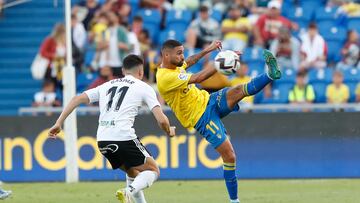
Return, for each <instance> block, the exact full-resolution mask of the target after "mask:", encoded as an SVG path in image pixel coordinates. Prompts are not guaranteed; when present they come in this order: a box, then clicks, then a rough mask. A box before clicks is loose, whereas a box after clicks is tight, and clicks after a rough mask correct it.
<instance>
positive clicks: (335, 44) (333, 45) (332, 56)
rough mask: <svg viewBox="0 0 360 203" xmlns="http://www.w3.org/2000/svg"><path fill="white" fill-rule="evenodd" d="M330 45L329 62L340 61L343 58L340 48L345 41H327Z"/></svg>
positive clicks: (328, 45)
mask: <svg viewBox="0 0 360 203" xmlns="http://www.w3.org/2000/svg"><path fill="white" fill-rule="evenodd" d="M326 44H327V47H328V53H327V61H329V62H334V61H335V62H338V61H340V60H341V53H340V51H339V50H341V49H342V47H343V45H344V43H343V42H341V41H327V42H326Z"/></svg>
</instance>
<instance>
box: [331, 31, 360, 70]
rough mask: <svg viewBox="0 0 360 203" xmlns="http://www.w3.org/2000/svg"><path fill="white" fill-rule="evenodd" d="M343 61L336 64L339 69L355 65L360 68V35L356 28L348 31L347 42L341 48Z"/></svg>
mask: <svg viewBox="0 0 360 203" xmlns="http://www.w3.org/2000/svg"><path fill="white" fill-rule="evenodd" d="M341 55H342V61H341V62H339V63H338V64H337V66H336V68H337V69H339V70H346V69H349V68H353V67H358V68H360V43H359V35H358V33H357V32H356V31H355V30H351V31H349V32H348V36H347V40H346V43H345V45H344V47H343V49H342V50H341Z"/></svg>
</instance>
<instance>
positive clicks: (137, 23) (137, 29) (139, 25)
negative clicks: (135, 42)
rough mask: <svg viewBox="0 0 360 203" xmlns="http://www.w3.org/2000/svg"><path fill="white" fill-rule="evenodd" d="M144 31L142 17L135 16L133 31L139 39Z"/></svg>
mask: <svg viewBox="0 0 360 203" xmlns="http://www.w3.org/2000/svg"><path fill="white" fill-rule="evenodd" d="M142 30H144V22H143V19H142V17H141V16H135V17H134V19H133V23H132V26H131V31H132V32H134V33H135V34H136V37H139V36H140V33H141V32H142Z"/></svg>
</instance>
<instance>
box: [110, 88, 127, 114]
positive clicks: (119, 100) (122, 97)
mask: <svg viewBox="0 0 360 203" xmlns="http://www.w3.org/2000/svg"><path fill="white" fill-rule="evenodd" d="M117 88H118V87H116V86H114V87H112V88H110V89H109V90H108V91H107V94H106V95H109V94H110V99H109V102H108V104H107V107H106V111H110V109H111V106H112V104H113V99H114V97H115V94H116V90H117ZM128 89H129V87H128V86H124V87H121V88H120V89H119V91H117V93H118V94H120V96H119V99H118V101H117V102H116V106H115V110H114V111H119V109H120V106H121V103H122V102H123V100H124V97H125V94H126V92H127V91H128Z"/></svg>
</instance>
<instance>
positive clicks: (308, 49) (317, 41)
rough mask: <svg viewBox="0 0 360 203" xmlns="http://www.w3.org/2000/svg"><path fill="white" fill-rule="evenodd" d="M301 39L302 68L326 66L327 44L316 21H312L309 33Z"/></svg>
mask: <svg viewBox="0 0 360 203" xmlns="http://www.w3.org/2000/svg"><path fill="white" fill-rule="evenodd" d="M301 41H302V45H301V63H300V68H301V69H302V70H303V69H309V68H325V67H326V56H327V45H326V42H325V40H324V38H323V37H322V36H321V35H320V34H319V32H318V29H317V25H316V24H315V23H310V25H309V29H308V31H307V33H305V34H304V35H302V36H301Z"/></svg>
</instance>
